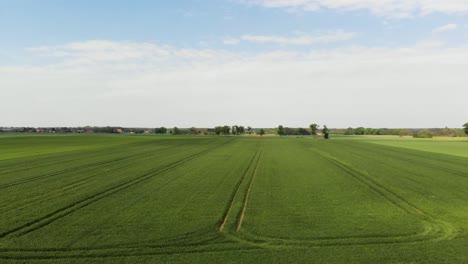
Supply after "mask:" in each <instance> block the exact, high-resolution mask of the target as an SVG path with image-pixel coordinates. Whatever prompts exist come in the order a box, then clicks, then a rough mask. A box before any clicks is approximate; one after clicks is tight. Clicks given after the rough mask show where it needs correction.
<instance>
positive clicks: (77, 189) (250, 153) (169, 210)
mask: <svg viewBox="0 0 468 264" xmlns="http://www.w3.org/2000/svg"><path fill="white" fill-rule="evenodd" d="M467 219H468V141H463V140H462V141H455V140H437V139H433V140H416V139H410V138H403V139H401V138H398V137H382V138H377V137H339V138H333V137H332V139H330V140H323V139H319V138H312V137H302V138H296V137H258V136H243V137H241V136H239V137H236V136H230V137H224V136H219V137H210V136H197V137H183V136H181V137H179V136H153V135H148V136H131V135H127V136H125V135H68V136H64V135H42V136H34V135H21V136H19V135H10V136H0V262H23V261H31V262H43V263H51V262H53V263H55V262H57V263H70V262H80V263H90V262H96V263H102V262H127V263H135V262H138V261H147V262H155V263H156V262H159V263H162V262H170V261H177V262H182V263H183V262H186V263H206V262H228V263H231V262H237V263H258V262H260V261H261V262H264V263H266V262H271V263H275V262H276V263H294V262H317V263H324V262H369V263H377V262H391V263H396V262H426V263H427V262H449V263H463V262H468V251H467V248H468V222H467Z"/></svg>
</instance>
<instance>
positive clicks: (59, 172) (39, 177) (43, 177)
mask: <svg viewBox="0 0 468 264" xmlns="http://www.w3.org/2000/svg"><path fill="white" fill-rule="evenodd" d="M173 147H175V146H173ZM173 147H168V148H173ZM166 149H167V148H166ZM158 150H164V149H158ZM151 153H154V149H152V150H150V151H146V152H143V153H140V154H136V155H133V154H132V155H125V156H123V157H119V158H117V159H112V160H105V161H99V162H95V163H90V164H89V163H88V164H82V165H78V166H75V167H71V168H67V169H64V170H60V171H57V172H54V173H50V174H43V175H39V176H34V177H30V178H27V179H23V180H19V181H16V182H12V183H6V184H1V185H0V189H4V188H8V187H12V186H16V185H20V184H25V183H29V182H33V181H37V180H41V179H45V178H50V177H54V176H58V175H61V174H64V173H67V172H72V171H77V170H81V169H89V168H93V167H97V166H102V165H108V164H112V163H116V162H121V161H124V160H133V159H138V158H140V157H143V156H146V155H148V154H151Z"/></svg>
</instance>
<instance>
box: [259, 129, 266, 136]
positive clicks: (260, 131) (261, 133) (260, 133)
mask: <svg viewBox="0 0 468 264" xmlns="http://www.w3.org/2000/svg"><path fill="white" fill-rule="evenodd" d="M258 134H259V135H260V136H263V135H265V130H264V129H263V128H260V130H259V131H258Z"/></svg>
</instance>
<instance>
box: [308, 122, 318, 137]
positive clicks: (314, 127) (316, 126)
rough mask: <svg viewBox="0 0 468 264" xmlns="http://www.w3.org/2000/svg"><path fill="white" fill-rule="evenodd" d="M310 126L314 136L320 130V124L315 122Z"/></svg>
mask: <svg viewBox="0 0 468 264" xmlns="http://www.w3.org/2000/svg"><path fill="white" fill-rule="evenodd" d="M309 127H310V133H311V134H312V135H313V136H315V135H317V131H318V128H319V125H317V124H315V123H314V124H310V126H309Z"/></svg>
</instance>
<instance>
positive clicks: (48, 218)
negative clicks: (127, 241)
mask: <svg viewBox="0 0 468 264" xmlns="http://www.w3.org/2000/svg"><path fill="white" fill-rule="evenodd" d="M219 146H220V145H217V146H214V147H211V148H208V149H205V150H203V151H201V152H198V153H195V154H193V155H190V156H188V157H185V158H183V159H181V160H179V161H176V162H173V163H171V164H169V165H168V166H166V167H164V168H161V169H157V170H155V171H152V172H148V173H147V174H144V175H142V176H139V177H138V178H136V179H132V180H130V181H127V182H124V183H120V184H118V185H116V186H113V187H111V188H108V189H106V190H103V191H101V192H98V193H95V194H93V195H91V196H88V197H86V198H84V199H81V200H79V201H76V202H74V203H72V204H70V205H68V206H65V207H62V208H60V209H58V210H55V211H53V212H51V213H49V214H47V215H44V216H43V217H40V218H37V219H35V220H33V221H30V222H28V223H26V224H23V225H21V226H18V227H16V228H13V229H10V230H8V231H5V232H3V233H1V234H0V238H3V237H6V236H9V235H18V236H22V235H25V234H28V233H30V232H33V231H35V230H37V229H40V228H42V227H44V226H47V225H49V224H51V223H53V222H55V221H56V220H58V219H61V218H63V217H65V216H67V215H69V214H71V213H73V212H75V211H77V210H79V209H81V208H83V207H86V206H88V205H90V204H93V203H95V202H97V201H99V200H101V199H103V198H106V197H108V196H110V195H113V194H115V193H118V192H120V191H122V190H125V189H127V188H130V187H132V186H134V185H136V184H139V183H140V182H143V181H145V180H148V179H150V178H152V177H154V176H156V175H158V174H161V173H163V172H166V171H168V170H170V169H172V168H174V167H176V166H178V165H181V164H183V163H185V162H187V161H190V160H192V159H194V158H196V157H198V156H201V155H203V154H205V153H207V152H209V151H211V150H212V149H214V148H216V147H219ZM171 180H172V181H173V180H175V179H174V178H171Z"/></svg>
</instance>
